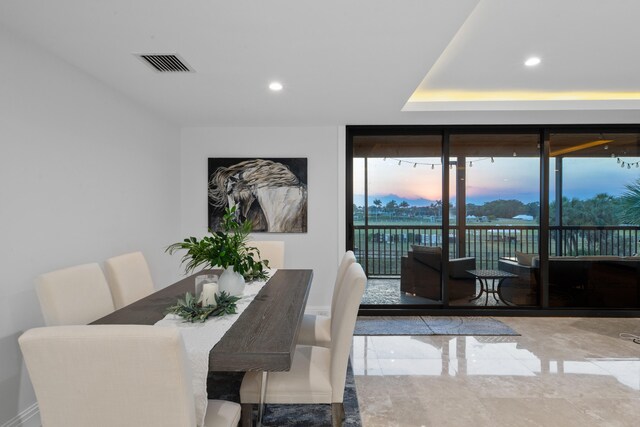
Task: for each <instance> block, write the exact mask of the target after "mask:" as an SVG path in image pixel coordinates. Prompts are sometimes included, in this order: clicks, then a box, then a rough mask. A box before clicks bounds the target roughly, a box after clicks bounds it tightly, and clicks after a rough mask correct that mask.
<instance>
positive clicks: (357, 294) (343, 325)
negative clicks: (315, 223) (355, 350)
mask: <svg viewBox="0 0 640 427" xmlns="http://www.w3.org/2000/svg"><path fill="white" fill-rule="evenodd" d="M366 282H367V276H366V275H365V273H364V270H363V269H362V267H361V266H360V264H358V263H353V264H351V265H350V266H349V267H348V268H347V272H346V273H345V276H344V284H343V286H342V287H341V289H340V293H339V295H338V298H337V299H336V309H335V312H334V317H332V318H331V389H332V393H333V398H332V401H333V402H336V403H337V402H342V398H343V397H344V383H345V381H346V375H347V363H348V361H349V353H350V351H351V341H352V339H353V330H354V328H355V326H356V319H357V317H358V308H359V307H360V301H361V300H362V294H364V287H365V284H366Z"/></svg>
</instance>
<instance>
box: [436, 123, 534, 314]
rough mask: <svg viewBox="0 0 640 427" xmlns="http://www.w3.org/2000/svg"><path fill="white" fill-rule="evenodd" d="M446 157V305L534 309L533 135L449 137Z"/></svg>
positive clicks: (459, 135)
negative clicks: (449, 171) (448, 244)
mask: <svg viewBox="0 0 640 427" xmlns="http://www.w3.org/2000/svg"><path fill="white" fill-rule="evenodd" d="M450 156H451V163H452V165H453V166H452V172H454V173H455V176H452V177H451V180H452V183H455V189H456V190H455V192H453V191H452V192H451V199H450V202H451V203H450V206H451V217H452V218H455V220H452V221H451V225H450V227H451V229H450V231H449V234H450V235H454V236H455V237H456V238H455V240H452V245H454V244H455V245H456V248H455V251H454V252H453V253H452V258H451V259H450V261H449V277H448V280H449V285H448V289H449V304H450V305H451V306H473V307H478V306H481V307H491V308H495V307H522V306H537V305H539V302H538V301H539V295H540V292H539V286H540V284H539V280H538V278H537V277H538V275H539V274H538V273H539V267H538V262H539V261H538V260H539V253H538V232H539V228H540V227H539V216H540V145H539V135H538V134H454V135H451V137H450ZM471 270H475V271H474V273H469V271H471Z"/></svg>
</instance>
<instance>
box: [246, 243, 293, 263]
mask: <svg viewBox="0 0 640 427" xmlns="http://www.w3.org/2000/svg"><path fill="white" fill-rule="evenodd" d="M247 246H249V247H254V248H257V249H258V251H260V259H263V260H268V261H269V268H284V242H283V241H281V240H253V241H248V242H247Z"/></svg>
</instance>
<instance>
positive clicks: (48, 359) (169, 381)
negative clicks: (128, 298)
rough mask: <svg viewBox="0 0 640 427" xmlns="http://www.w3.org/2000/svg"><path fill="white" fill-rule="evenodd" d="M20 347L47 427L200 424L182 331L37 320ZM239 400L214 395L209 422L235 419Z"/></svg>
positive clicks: (234, 422) (228, 423)
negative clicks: (45, 324) (55, 324)
mask: <svg viewBox="0 0 640 427" xmlns="http://www.w3.org/2000/svg"><path fill="white" fill-rule="evenodd" d="M19 342H20V348H21V349H22V353H23V355H24V360H25V364H26V366H27V369H28V371H29V376H30V377H31V382H32V384H33V388H34V390H35V393H36V397H37V399H38V406H39V408H40V417H41V420H42V425H43V426H46V427H87V426H93V427H113V426H119V427H127V426H131V427H133V426H136V427H137V426H154V427H160V426H166V427H175V426H189V427H194V426H196V419H195V418H196V415H195V404H194V397H193V390H192V381H191V378H190V373H189V367H188V365H187V356H186V351H185V348H184V344H183V342H182V337H181V336H180V332H179V331H178V330H177V329H174V328H161V327H157V326H142V325H94V326H58V327H50V328H36V329H31V330H29V331H27V332H25V333H24V334H23V335H22V336H21V337H20V338H19ZM239 421H240V405H238V404H237V403H232V402H225V401H214V400H210V401H209V404H208V406H207V412H206V416H205V423H204V425H205V426H207V427H213V426H229V427H230V426H236V425H237V424H238V422H239Z"/></svg>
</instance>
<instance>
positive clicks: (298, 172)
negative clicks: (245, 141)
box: [207, 157, 307, 233]
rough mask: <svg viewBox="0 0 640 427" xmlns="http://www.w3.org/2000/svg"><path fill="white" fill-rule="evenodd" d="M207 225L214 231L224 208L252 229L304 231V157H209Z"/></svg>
mask: <svg viewBox="0 0 640 427" xmlns="http://www.w3.org/2000/svg"><path fill="white" fill-rule="evenodd" d="M208 167H209V174H208V189H209V190H208V194H207V197H208V199H209V203H208V205H209V228H210V229H211V230H212V231H218V230H219V228H220V227H219V226H220V221H221V220H222V215H223V213H224V210H225V209H226V208H227V207H233V206H235V207H236V220H237V221H238V222H242V221H244V220H250V221H251V223H252V225H253V231H254V232H266V233H306V232H307V159H306V158H270V159H265V158H260V159H256V158H216V157H210V158H209V164H208Z"/></svg>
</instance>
